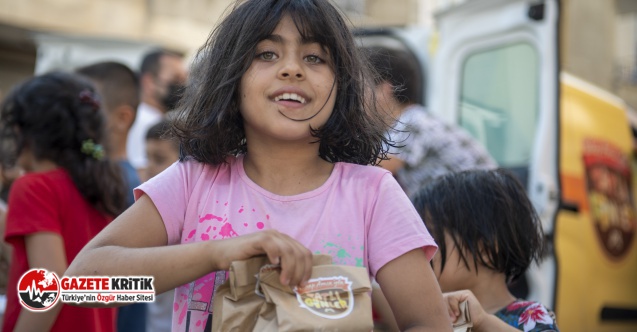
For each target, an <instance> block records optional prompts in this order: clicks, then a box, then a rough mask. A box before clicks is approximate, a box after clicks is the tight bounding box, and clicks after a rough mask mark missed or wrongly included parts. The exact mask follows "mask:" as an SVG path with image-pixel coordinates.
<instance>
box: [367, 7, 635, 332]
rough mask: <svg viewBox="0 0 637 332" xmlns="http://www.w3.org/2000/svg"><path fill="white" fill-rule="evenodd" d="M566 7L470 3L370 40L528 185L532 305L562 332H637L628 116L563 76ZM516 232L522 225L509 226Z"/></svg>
mask: <svg viewBox="0 0 637 332" xmlns="http://www.w3.org/2000/svg"><path fill="white" fill-rule="evenodd" d="M559 5H560V3H559V0H541V1H540V0H471V1H467V2H465V3H464V4H462V5H459V6H457V7H454V8H452V9H450V10H448V11H445V12H441V13H439V14H438V15H437V17H436V19H437V23H438V31H437V33H435V34H434V33H432V32H430V31H425V30H422V29H403V28H384V29H376V30H375V29H364V30H361V31H358V32H357V34H358V36H359V37H360V39H361V40H362V42H363V43H364V44H366V45H374V44H378V45H383V46H386V47H395V48H402V49H408V50H410V51H412V52H413V53H414V54H415V55H416V56H417V57H418V58H419V59H420V60H421V66H422V70H421V73H420V74H421V76H422V80H423V81H424V83H425V84H424V85H425V86H426V90H425V91H423V96H424V98H423V101H422V103H423V104H425V105H426V106H427V108H428V109H429V111H431V112H433V113H435V114H437V115H438V116H439V117H441V118H442V119H444V120H446V121H448V122H450V123H457V124H459V125H461V126H462V127H464V128H465V129H467V130H468V131H469V132H470V133H471V134H472V135H473V136H474V137H476V138H477V139H478V140H479V141H480V142H482V144H483V145H484V146H485V147H487V149H488V150H489V152H490V153H491V154H492V155H493V157H494V158H495V159H496V160H497V161H498V163H499V164H500V165H501V166H502V167H505V168H508V169H511V170H512V171H514V173H516V174H517V175H518V176H519V177H520V179H521V180H522V181H523V182H524V183H525V184H526V188H527V191H528V194H529V196H530V197H531V199H532V201H533V202H534V204H535V207H536V208H537V210H538V212H539V214H540V216H541V218H542V223H543V227H544V231H545V234H546V239H547V240H548V243H549V250H548V256H547V257H546V259H545V260H544V262H543V263H542V265H541V266H539V267H534V268H532V269H531V271H529V273H528V274H527V276H526V280H527V282H528V292H527V293H526V296H527V297H528V298H529V299H533V300H537V301H540V302H542V303H544V304H546V305H547V306H549V307H551V308H552V309H554V311H555V313H556V315H557V322H558V325H559V326H560V329H561V330H562V331H567V332H568V331H613V332H615V331H627V332H628V331H637V244H636V243H635V242H636V241H635V232H636V230H637V214H636V209H635V200H636V198H637V179H636V177H637V173H635V171H637V166H636V165H637V158H636V157H635V153H634V152H633V151H634V143H633V142H634V139H635V135H634V131H631V124H630V120H629V115H631V114H632V113H631V111H630V110H629V108H628V107H627V106H626V104H625V103H624V102H623V101H622V100H621V99H619V98H618V97H616V96H613V95H611V94H610V93H609V92H607V91H604V90H603V89H601V88H598V87H595V86H593V85H592V84H590V83H588V82H585V81H583V80H581V79H579V78H577V77H575V76H573V75H571V74H569V73H566V72H563V71H561V69H560V64H559V61H558V59H559V49H560V47H559V45H560V40H559V22H560V8H559ZM511 222H515V221H514V220H512V221H511Z"/></svg>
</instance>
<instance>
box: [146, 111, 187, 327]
mask: <svg viewBox="0 0 637 332" xmlns="http://www.w3.org/2000/svg"><path fill="white" fill-rule="evenodd" d="M169 129H170V122H169V121H168V120H167V119H164V120H162V121H160V122H159V123H157V124H155V125H154V126H152V127H150V129H148V133H147V134H146V156H147V158H148V167H146V178H147V179H152V178H153V177H155V175H157V174H159V173H161V172H163V171H164V170H165V169H166V168H168V167H169V166H170V165H172V164H174V163H175V162H177V161H178V160H179V144H178V143H177V142H176V141H174V140H171V139H168V138H167V137H166V135H167V133H168V131H169ZM174 298H175V290H174V289H171V290H168V291H166V292H165V293H163V294H159V295H157V296H155V302H152V303H149V304H148V314H147V315H146V318H147V319H146V322H147V323H146V324H147V327H148V329H147V330H148V331H153V332H170V331H171V329H172V315H173V300H174Z"/></svg>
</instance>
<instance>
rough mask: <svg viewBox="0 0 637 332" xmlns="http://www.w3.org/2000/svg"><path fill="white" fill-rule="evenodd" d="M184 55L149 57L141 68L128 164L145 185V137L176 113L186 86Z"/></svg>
mask: <svg viewBox="0 0 637 332" xmlns="http://www.w3.org/2000/svg"><path fill="white" fill-rule="evenodd" d="M186 75H187V73H186V68H185V65H184V58H183V55H181V54H178V53H175V52H171V51H168V50H155V51H152V52H150V53H148V54H146V55H145V56H144V58H143V60H142V64H141V68H140V77H139V82H140V90H141V103H140V104H139V107H138V108H137V118H136V119H135V122H134V123H133V127H132V128H131V130H130V133H129V134H128V141H127V144H126V150H127V152H128V160H129V161H130V163H131V164H132V165H133V166H134V167H135V168H136V169H137V172H138V174H139V175H140V178H141V179H142V181H145V180H147V179H145V178H144V170H145V168H146V165H147V159H146V152H145V151H146V147H145V136H146V132H147V131H148V129H149V128H150V127H152V126H153V125H155V124H156V123H158V122H159V121H161V120H162V119H163V118H164V117H165V116H166V114H167V113H168V112H169V111H171V110H173V109H174V108H175V106H176V104H177V102H178V101H179V98H180V97H181V92H182V90H183V87H184V85H185V83H186Z"/></svg>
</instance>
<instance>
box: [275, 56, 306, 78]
mask: <svg viewBox="0 0 637 332" xmlns="http://www.w3.org/2000/svg"><path fill="white" fill-rule="evenodd" d="M278 76H279V78H280V79H288V78H291V77H294V78H296V79H303V78H305V73H304V71H303V67H302V65H301V64H300V63H299V60H296V59H290V58H289V59H287V60H284V61H282V66H281V69H279V73H278Z"/></svg>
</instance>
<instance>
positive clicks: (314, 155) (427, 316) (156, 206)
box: [66, 0, 451, 332]
mask: <svg viewBox="0 0 637 332" xmlns="http://www.w3.org/2000/svg"><path fill="white" fill-rule="evenodd" d="M196 59H197V61H196V67H194V69H193V70H192V71H191V73H192V75H193V76H194V77H193V78H192V79H191V80H190V82H192V83H191V84H189V85H188V86H187V88H186V91H185V94H184V97H183V98H182V100H181V101H180V106H179V107H178V114H177V117H176V119H175V121H174V123H173V126H172V127H171V128H172V129H171V131H172V133H173V134H175V135H176V137H177V139H178V141H179V144H180V161H179V162H177V163H174V164H173V165H171V166H170V167H168V169H166V170H165V171H164V172H162V173H160V174H159V175H157V176H155V177H154V178H152V179H150V180H148V181H146V182H145V183H143V184H142V185H141V186H140V187H138V188H137V189H136V190H135V195H136V198H137V201H136V202H135V204H133V206H132V207H131V208H130V209H128V210H127V211H126V213H124V214H122V215H121V216H119V217H118V218H117V219H116V220H115V221H113V222H112V223H111V224H110V225H109V226H108V227H107V228H106V229H104V231H102V232H101V233H100V234H99V235H98V236H96V237H95V238H94V239H93V240H92V241H91V242H90V243H89V244H87V245H86V246H85V247H84V249H83V250H82V252H81V253H80V254H79V255H78V256H77V257H76V258H75V260H74V261H73V262H72V263H71V265H70V266H69V269H68V270H67V272H66V273H67V275H86V274H89V275H146V274H150V275H154V276H155V280H154V286H155V290H156V292H157V293H162V292H165V291H167V290H169V289H175V300H174V304H173V306H174V309H173V320H172V324H173V330H174V331H184V330H187V331H192V332H197V331H209V330H210V328H211V325H212V321H213V315H215V313H214V312H213V311H212V310H211V308H210V303H211V301H212V299H213V298H214V294H215V289H217V288H216V286H218V285H220V284H222V283H224V282H225V280H226V272H227V271H228V269H229V267H230V263H231V262H232V261H236V260H243V259H247V258H250V257H254V256H259V255H266V256H267V257H268V260H269V261H270V263H272V264H281V273H280V277H279V281H280V282H281V283H282V284H283V285H288V286H290V287H296V286H303V285H304V284H306V283H307V281H308V280H309V278H310V276H311V271H312V256H313V254H314V253H323V254H328V255H330V256H331V257H332V259H333V261H334V262H335V263H336V264H342V265H349V266H360V267H364V268H365V269H366V270H367V272H368V274H369V276H370V277H372V276H375V277H376V279H377V280H378V283H379V284H380V286H381V287H382V288H383V290H384V291H385V295H386V296H387V299H388V302H389V303H390V306H391V309H392V311H393V312H394V313H396V320H397V322H398V323H399V326H400V327H401V328H402V329H404V330H412V331H437V332H438V331H451V324H450V322H449V320H448V318H447V317H446V308H445V307H444V303H443V299H442V293H441V292H440V288H439V285H438V283H437V282H436V280H435V276H434V274H433V270H432V267H431V266H430V265H429V258H430V257H431V256H432V255H433V254H434V252H435V251H436V244H435V243H434V241H433V240H432V239H431V237H430V235H429V233H428V231H427V228H426V227H425V225H424V224H423V222H422V220H421V218H420V217H419V216H418V213H417V212H416V210H415V209H414V207H413V205H412V204H411V202H410V201H409V199H408V198H407V196H406V195H405V193H404V192H403V190H402V189H401V188H400V186H399V185H398V183H397V182H396V180H395V179H394V178H393V177H392V175H391V174H390V172H388V171H387V170H384V169H382V168H380V167H375V166H372V165H373V164H376V163H377V161H378V158H379V157H380V158H381V159H382V158H384V156H385V155H386V151H387V149H386V147H387V145H388V144H391V142H389V141H388V140H387V139H386V138H385V136H384V133H385V131H386V128H387V123H386V121H385V117H384V115H383V114H382V113H381V112H378V111H377V110H376V108H375V107H374V105H375V103H374V102H373V100H374V99H373V98H370V96H369V95H368V94H369V93H371V91H372V86H371V84H372V82H371V77H370V76H369V75H368V67H367V65H366V63H365V59H364V58H362V57H361V56H360V53H359V52H358V50H357V48H356V44H355V42H354V39H353V36H352V34H351V31H350V28H349V26H348V25H347V23H346V20H345V19H344V18H343V17H342V16H341V13H340V11H339V10H338V9H337V8H335V7H334V5H333V4H332V2H331V1H330V0H305V1H299V0H247V1H241V2H240V3H238V4H237V5H236V6H234V8H233V10H232V11H231V12H229V13H228V15H226V16H225V18H224V19H223V21H222V22H220V24H218V25H217V26H216V27H215V30H214V31H213V32H212V34H211V36H210V38H208V41H207V43H206V45H204V46H203V47H202V48H200V51H199V53H198V55H197V56H196ZM139 234H144V236H140V235H139ZM116 255H120V256H125V257H126V259H125V260H123V259H118V258H117V257H116ZM85 305H91V304H90V303H87V304H85Z"/></svg>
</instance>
